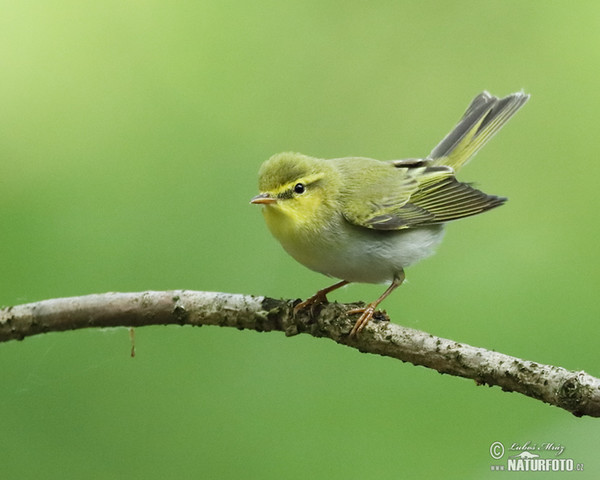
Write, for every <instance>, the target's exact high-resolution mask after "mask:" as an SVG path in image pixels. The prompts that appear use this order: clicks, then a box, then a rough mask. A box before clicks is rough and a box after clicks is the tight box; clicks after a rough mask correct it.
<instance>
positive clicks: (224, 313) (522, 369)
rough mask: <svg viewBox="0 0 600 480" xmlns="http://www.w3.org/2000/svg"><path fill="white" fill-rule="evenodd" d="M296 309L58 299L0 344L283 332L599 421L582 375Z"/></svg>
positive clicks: (25, 310)
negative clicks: (144, 330)
mask: <svg viewBox="0 0 600 480" xmlns="http://www.w3.org/2000/svg"><path fill="white" fill-rule="evenodd" d="M293 305H294V302H293V301H292V300H275V299H272V298H268V297H254V296H250V295H234V294H228V293H214V292H195V291H186V290H175V291H166V292H141V293H104V294H99V295H86V296H82V297H70V298H57V299H52V300H44V301H41V302H35V303H28V304H25V305H18V306H14V307H7V308H3V309H1V310H0V342H4V341H8V340H15V339H16V340H22V339H23V338H25V337H28V336H31V335H36V334H39V333H45V332H56V331H64V330H76V329H79V328H90V327H116V326H123V327H141V326H146V325H167V324H177V325H194V326H201V325H218V326H222V327H235V328H239V329H251V330H257V331H259V332H266V331H272V330H278V331H282V332H285V334H286V335H288V336H291V335H297V334H299V333H308V334H310V335H312V336H314V337H326V338H330V339H331V340H334V341H335V342H337V343H340V344H343V345H347V346H349V347H352V348H356V349H358V350H359V351H361V352H365V353H377V354H379V355H385V356H388V357H393V358H397V359H399V360H402V361H404V362H410V363H413V364H414V365H422V366H425V367H428V368H433V369H435V370H437V371H438V372H440V373H447V374H450V375H456V376H460V377H465V378H471V379H473V380H475V381H476V382H477V383H478V384H480V385H481V384H487V385H490V386H493V385H498V386H500V387H501V388H502V390H504V391H507V392H519V393H522V394H524V395H527V396H529V397H532V398H536V399H538V400H542V401H543V402H546V403H549V404H551V405H555V406H557V407H560V408H563V409H565V410H567V411H569V412H571V413H573V414H574V415H576V416H578V417H581V416H583V415H589V416H593V417H599V416H600V379H598V378H595V377H592V376H590V375H588V374H587V373H585V372H583V371H579V372H577V371H571V370H567V369H565V368H562V367H555V366H552V365H543V364H540V363H534V362H530V361H527V360H521V359H519V358H516V357H511V356H509V355H505V354H502V353H498V352H494V351H490V350H485V349H483V348H477V347H472V346H470V345H466V344H464V343H457V342H454V341H452V340H447V339H444V338H439V337H435V336H433V335H430V334H428V333H425V332H422V331H419V330H414V329H412V328H406V327H402V326H400V325H396V324H393V323H389V322H384V321H379V322H371V323H370V324H369V325H368V326H367V328H365V330H364V331H363V332H362V333H361V334H359V335H358V336H356V337H351V336H349V332H350V330H351V329H352V326H353V325H354V321H355V320H356V319H355V318H354V317H348V316H347V315H346V313H345V312H346V311H347V310H348V309H349V308H351V307H353V306H355V305H343V304H337V303H333V304H327V305H324V306H322V308H320V310H319V309H317V310H318V311H316V312H313V313H314V316H313V315H312V314H310V313H309V312H306V313H300V314H298V315H296V316H294V315H293Z"/></svg>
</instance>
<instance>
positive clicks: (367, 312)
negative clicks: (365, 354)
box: [347, 304, 376, 337]
mask: <svg viewBox="0 0 600 480" xmlns="http://www.w3.org/2000/svg"><path fill="white" fill-rule="evenodd" d="M375 308H376V306H375V305H372V304H369V305H367V306H366V307H362V308H353V309H352V310H348V312H347V313H348V314H349V315H352V314H355V313H361V314H362V315H361V316H360V317H358V320H357V321H356V323H355V324H354V327H352V330H350V336H351V337H354V336H355V335H356V334H358V333H360V331H361V330H362V329H363V328H365V327H366V325H367V323H369V322H370V321H371V319H372V318H373V315H375Z"/></svg>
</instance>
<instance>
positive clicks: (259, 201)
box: [250, 193, 277, 205]
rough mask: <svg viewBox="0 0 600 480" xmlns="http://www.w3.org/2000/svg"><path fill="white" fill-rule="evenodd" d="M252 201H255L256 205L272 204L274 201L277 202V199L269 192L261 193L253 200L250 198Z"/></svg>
mask: <svg viewBox="0 0 600 480" xmlns="http://www.w3.org/2000/svg"><path fill="white" fill-rule="evenodd" d="M250 203H254V204H256V205H270V204H273V203H277V199H276V198H273V197H272V196H271V195H269V194H268V193H261V194H259V195H257V196H256V197H253V198H252V200H250Z"/></svg>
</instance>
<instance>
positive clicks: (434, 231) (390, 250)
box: [282, 222, 444, 283]
mask: <svg viewBox="0 0 600 480" xmlns="http://www.w3.org/2000/svg"><path fill="white" fill-rule="evenodd" d="M328 231H329V232H331V231H336V232H337V235H332V234H327V233H324V234H321V235H314V236H312V237H311V241H310V244H309V243H306V242H302V241H301V239H300V238H296V239H295V241H293V242H289V244H288V242H283V241H282V245H283V247H284V248H285V249H286V251H287V252H288V253H289V254H290V255H291V256H292V257H294V258H295V259H296V260H297V261H299V262H300V263H302V264H303V265H305V266H307V267H308V268H310V269H312V270H315V271H317V272H320V273H323V274H325V275H328V276H331V277H336V278H339V279H342V280H347V281H349V282H362V283H386V282H391V281H392V280H393V279H394V277H395V276H396V275H397V274H398V273H400V272H401V271H402V270H403V269H404V268H405V267H408V266H410V265H413V264H414V263H416V262H418V261H420V260H422V259H424V258H426V257H428V256H430V255H432V254H433V253H434V252H435V248H436V247H437V246H438V244H439V243H440V242H441V240H442V237H443V235H444V228H443V225H431V226H428V227H420V228H415V229H407V230H398V231H381V230H371V229H366V228H362V227H356V226H354V225H350V224H348V223H345V222H344V225H343V226H341V228H336V229H329V230H328Z"/></svg>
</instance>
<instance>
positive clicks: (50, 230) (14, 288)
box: [0, 0, 600, 479]
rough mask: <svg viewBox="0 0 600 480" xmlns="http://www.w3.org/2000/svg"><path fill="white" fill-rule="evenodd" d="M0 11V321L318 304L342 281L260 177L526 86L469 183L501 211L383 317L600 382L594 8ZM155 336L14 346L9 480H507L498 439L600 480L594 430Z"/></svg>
mask: <svg viewBox="0 0 600 480" xmlns="http://www.w3.org/2000/svg"><path fill="white" fill-rule="evenodd" d="M1 12H2V14H1V16H0V62H1V63H0V65H1V72H2V73H1V75H0V105H1V114H0V221H1V222H2V229H1V234H0V235H1V236H0V239H1V240H0V241H1V244H0V246H1V248H0V265H1V272H2V274H1V275H0V303H1V304H3V305H14V304H19V303H25V302H31V301H36V300H41V299H46V298H52V297H63V296H71V295H82V294H88V293H96V292H105V291H142V290H147V289H156V290H163V289H176V288H185V289H195V290H214V291H225V292H235V293H247V294H258V295H269V296H273V297H288V298H289V297H292V298H295V297H306V296H308V295H311V294H313V293H314V292H315V291H316V290H317V289H318V288H321V287H323V286H325V285H327V284H328V283H329V282H330V280H329V279H327V278H325V277H323V276H320V275H319V274H316V273H313V272H311V271H308V270H307V269H305V268H304V267H302V266H301V265H299V264H296V263H295V262H294V261H293V260H292V259H291V258H289V257H288V256H287V255H286V254H285V253H284V252H283V250H282V249H281V247H280V246H279V245H278V244H277V243H276V241H275V240H274V239H272V238H271V237H270V235H269V233H268V231H267V229H266V226H265V225H264V222H263V219H262V216H261V214H260V209H259V208H256V207H255V206H252V205H250V204H249V203H248V201H249V199H250V198H251V197H252V196H253V195H254V194H255V193H256V192H257V190H256V183H257V180H256V173H257V170H258V167H259V165H260V163H261V162H262V161H263V160H265V159H266V158H268V157H269V156H270V155H272V154H273V153H276V152H279V151H283V150H294V151H300V152H303V153H306V154H309V155H314V156H319V157H324V158H327V157H337V156H346V155H362V156H370V157H375V158H380V159H393V158H402V157H415V156H423V155H426V154H427V153H429V151H430V150H431V148H432V147H433V146H435V145H436V143H437V142H438V141H439V140H440V139H441V138H442V137H443V136H444V135H445V134H446V133H447V132H448V131H449V130H450V128H451V127H452V126H453V125H454V123H455V122H456V121H457V120H458V118H459V117H460V116H461V114H462V113H463V111H464V109H465V108H466V106H467V105H468V103H469V102H470V100H471V98H472V97H473V96H475V95H476V94H477V93H479V92H480V91H481V90H484V89H487V90H489V91H491V92H492V93H494V94H497V95H505V94H508V93H510V92H513V91H517V90H520V89H524V90H525V91H526V92H529V93H531V94H532V99H531V100H530V102H529V103H528V104H527V105H526V106H525V108H524V109H523V110H522V111H521V112H519V114H518V115H517V116H516V117H515V118H514V119H513V120H512V121H511V122H510V124H509V125H508V126H507V127H506V128H505V129H504V130H503V131H502V133H501V134H500V135H498V137H496V138H495V139H494V140H493V141H492V142H491V143H490V144H489V145H488V146H487V147H486V148H485V149H484V150H483V151H482V152H480V154H479V155H478V157H477V158H476V160H475V161H474V162H473V163H471V164H470V165H469V166H468V167H467V168H466V169H465V170H464V171H462V172H461V175H460V178H461V179H462V180H465V181H476V182H477V184H478V186H480V187H481V188H482V189H484V190H485V191H486V192H489V193H495V194H500V195H505V196H507V197H509V199H510V200H509V202H508V203H507V204H506V205H505V206H503V207H502V208H500V209H498V210H494V211H493V212H489V213H487V214H485V215H482V216H478V217H475V218H471V219H468V220H464V221H460V222H455V223H453V224H451V225H449V227H448V229H447V234H446V238H445V241H444V243H443V245H442V246H441V248H440V249H439V251H438V253H437V255H436V256H435V257H433V258H431V259H429V260H427V261H424V262H423V263H422V264H420V265H418V266H415V267H412V268H411V269H409V270H408V272H407V276H408V282H407V283H406V284H405V285H403V286H402V288H400V289H399V290H398V291H397V292H396V293H394V295H392V296H391V297H390V298H389V299H388V300H387V301H386V302H385V304H384V307H385V309H386V310H387V311H388V313H389V314H390V315H391V317H392V321H394V322H398V323H402V324H404V325H407V326H411V327H414V328H418V329H422V330H426V331H428V332H431V333H433V334H435V335H439V336H444V337H448V338H452V339H454V340H457V341H461V342H466V343H470V344H473V345H476V346H481V347H485V348H489V349H494V350H497V351H501V352H504V353H508V354H511V355H516V356H519V357H522V358H526V359H530V360H535V361H539V362H544V363H551V364H556V365H561V366H564V367H566V368H569V369H578V370H579V369H584V370H586V371H588V372H589V373H591V374H593V375H596V376H598V375H600V365H599V360H600V355H599V349H598V318H599V314H600V307H599V303H598V285H599V284H600V269H599V268H598V267H599V266H600V257H599V255H598V253H599V252H598V250H599V248H598V236H599V235H600V227H599V226H598V221H597V218H598V206H599V199H600V197H599V195H598V187H597V184H596V183H595V179H596V178H597V177H598V175H600V162H599V161H598V153H597V152H598V148H597V146H596V143H597V141H598V136H597V129H598V128H597V127H598V111H600V95H599V94H598V78H599V73H600V68H599V66H600V48H599V44H600V4H598V2H594V1H581V2H577V4H576V8H574V7H573V5H572V4H568V2H541V1H538V2H535V1H531V2H521V1H518V2H517V1H503V2H499V1H495V2H478V1H458V2H433V1H422V2H389V1H375V2H330V1H322V0H319V1H312V0H308V1H307V0H303V1H291V2H275V1H258V2H239V1H238V2H231V1H200V2H189V1H188V2H186V1H172V2H162V1H129V0H119V1H108V0H102V1H99V2H91V3H90V2H79V1H74V0H72V1H58V0H46V1H41V0H30V1H20V2H2V4H1ZM379 293H381V287H380V286H373V285H352V286H349V287H348V288H346V289H344V290H343V291H341V292H339V293H337V294H334V295H332V299H336V300H339V301H353V300H358V299H362V300H367V301H368V300H371V299H373V298H375V297H376V296H377V295H379ZM136 338H137V356H136V357H135V359H131V358H130V357H129V337H128V333H127V330H126V329H114V330H107V331H100V330H89V331H76V332H65V333H53V334H47V335H40V336H37V337H33V338H29V339H27V340H25V341H23V342H9V343H5V344H1V345H0V364H1V365H2V369H1V373H0V411H1V412H2V421H1V427H0V431H1V433H2V439H3V442H2V448H1V449H0V462H1V464H2V476H3V478H11V479H13V478H15V479H17V478H18V479H21V478H23V479H33V478H35V479H40V478H51V479H53V478H61V479H64V478H86V479H96V478H97V479H106V478H127V479H133V478H144V479H154V478H157V479H158V478H261V479H270V478H273V479H275V478H277V479H279V478H292V479H301V478H307V476H309V475H310V476H311V477H312V478H327V479H333V478H343V479H347V478H378V479H387V478H390V479H397V478H416V477H421V478H434V477H439V478H451V479H452V478H457V479H458V478H460V479H465V478H473V479H480V478H488V477H489V478H498V477H499V476H504V475H505V474H502V473H499V472H491V471H490V465H493V464H498V463H502V462H496V461H494V460H493V459H492V458H491V457H490V454H489V448H490V444H491V443H492V442H494V441H501V442H503V443H504V444H505V445H510V444H511V443H513V442H520V443H525V442H527V441H531V442H533V443H543V442H554V443H557V444H562V445H563V446H564V447H565V449H566V450H565V453H564V454H563V456H562V457H563V458H565V457H566V458H572V459H573V460H574V461H575V462H582V463H584V464H585V472H583V473H579V474H577V475H576V476H577V478H598V475H599V474H600V464H599V461H598V455H597V445H598V442H599V440H600V433H599V432H600V430H599V428H598V425H599V424H598V420H596V419H589V418H582V419H577V418H575V417H573V416H572V415H570V414H568V413H566V412H565V411H562V410H560V409H557V408H554V407H550V406H547V405H545V404H542V403H540V402H538V401H535V400H532V399H529V398H526V397H523V396H521V395H517V394H507V393H504V392H502V391H501V390H500V389H499V388H491V389H490V388H487V387H476V386H475V384H474V382H472V381H468V380H464V379H459V378H455V377H450V376H442V375H439V374H438V373H436V372H433V371H430V370H427V369H424V368H417V367H414V366H412V365H410V364H403V363H401V362H398V361H395V360H391V359H388V358H383V357H377V356H369V355H363V354H361V353H359V352H357V351H355V350H352V349H349V348H345V347H342V346H338V345H335V344H334V343H332V342H330V341H327V340H316V339H314V338H310V337H308V336H297V337H293V338H286V337H285V336H284V335H283V334H280V333H269V334H264V333H263V334H259V333H256V332H251V331H237V330H232V329H220V328H216V327H204V328H200V329H198V328H196V329H193V328H181V327H151V328H140V329H138V330H137V331H136ZM504 463H505V462H504ZM531 475H533V474H531V473H529V474H523V476H522V478H531ZM556 476H559V475H556ZM511 478H515V477H511Z"/></svg>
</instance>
